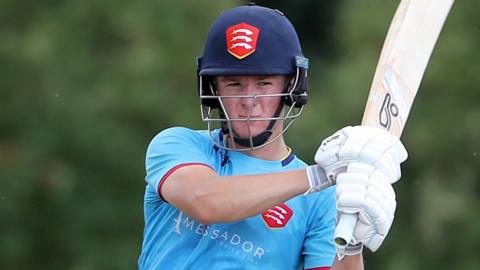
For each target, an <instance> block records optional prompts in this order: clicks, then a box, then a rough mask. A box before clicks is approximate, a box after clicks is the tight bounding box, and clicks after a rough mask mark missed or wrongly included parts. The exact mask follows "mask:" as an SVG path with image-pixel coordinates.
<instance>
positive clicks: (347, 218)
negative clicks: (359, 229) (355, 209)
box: [334, 214, 358, 250]
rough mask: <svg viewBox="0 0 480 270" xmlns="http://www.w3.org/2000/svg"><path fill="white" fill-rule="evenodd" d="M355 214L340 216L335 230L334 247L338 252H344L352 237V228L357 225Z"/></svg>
mask: <svg viewBox="0 0 480 270" xmlns="http://www.w3.org/2000/svg"><path fill="white" fill-rule="evenodd" d="M357 220H358V217H357V214H341V215H340V219H339V220H338V224H337V227H336V228H335V234H334V239H335V245H336V246H337V249H338V250H345V248H346V247H347V245H348V243H350V241H351V240H352V237H353V228H354V227H355V224H356V223H357Z"/></svg>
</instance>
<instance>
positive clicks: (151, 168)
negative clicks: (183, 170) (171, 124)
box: [145, 127, 214, 199]
mask: <svg viewBox="0 0 480 270" xmlns="http://www.w3.org/2000/svg"><path fill="white" fill-rule="evenodd" d="M206 145H208V144H207V143H206V142H205V139H204V138H203V137H201V136H200V135H199V134H198V133H196V132H195V131H193V130H190V129H187V128H181V127H175V128H169V129H166V130H164V131H162V132H160V133H159V134H158V135H157V136H155V138H153V140H152V141H151V142H150V144H149V146H148V148H147V153H146V158H145V168H146V181H147V185H148V186H147V188H149V189H150V190H151V191H155V192H156V194H157V195H158V196H159V197H160V198H161V199H163V198H162V197H161V194H160V186H161V184H162V183H163V181H165V180H166V179H167V177H168V175H170V174H171V173H172V172H173V171H175V170H176V169H178V168H180V167H183V166H188V165H193V164H199V165H204V166H208V167H210V168H214V166H213V164H211V161H210V160H209V156H208V149H206Z"/></svg>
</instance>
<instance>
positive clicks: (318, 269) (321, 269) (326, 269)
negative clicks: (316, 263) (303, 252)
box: [305, 267, 330, 270]
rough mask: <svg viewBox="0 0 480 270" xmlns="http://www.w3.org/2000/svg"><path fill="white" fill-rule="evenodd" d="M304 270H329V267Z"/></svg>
mask: <svg viewBox="0 0 480 270" xmlns="http://www.w3.org/2000/svg"><path fill="white" fill-rule="evenodd" d="M305 270H330V267H315V268H308V269H305Z"/></svg>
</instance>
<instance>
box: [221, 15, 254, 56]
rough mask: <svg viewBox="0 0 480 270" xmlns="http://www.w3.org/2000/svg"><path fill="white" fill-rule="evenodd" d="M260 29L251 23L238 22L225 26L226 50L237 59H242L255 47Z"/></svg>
mask: <svg viewBox="0 0 480 270" xmlns="http://www.w3.org/2000/svg"><path fill="white" fill-rule="evenodd" d="M259 34H260V30H259V29H258V28H257V27H255V26H252V25H249V24H246V23H240V24H237V25H233V26H231V27H229V28H227V31H226V39H227V51H228V52H229V53H230V54H231V55H233V56H235V57H236V58H238V59H243V58H245V57H247V56H249V55H250V54H252V53H253V52H255V50H256V48H257V40H258V36H259Z"/></svg>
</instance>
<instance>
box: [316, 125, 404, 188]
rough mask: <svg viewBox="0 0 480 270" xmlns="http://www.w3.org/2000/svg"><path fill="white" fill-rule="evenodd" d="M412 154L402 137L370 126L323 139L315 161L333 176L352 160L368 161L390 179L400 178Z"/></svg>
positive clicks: (351, 128)
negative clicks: (399, 137) (402, 164)
mask: <svg viewBox="0 0 480 270" xmlns="http://www.w3.org/2000/svg"><path fill="white" fill-rule="evenodd" d="M407 157H408V154H407V150H406V149H405V147H404V146H403V144H402V142H400V139H398V138H397V137H396V136H394V135H392V134H390V133H388V132H387V131H386V130H384V129H381V128H375V127H368V126H355V127H350V126H349V127H345V128H343V129H341V130H339V131H337V132H335V133H334V134H333V135H332V136H330V137H328V138H326V139H325V140H323V142H322V144H321V145H320V147H319V148H318V150H317V153H316V154H315V162H316V163H317V164H318V165H320V166H321V167H322V168H323V169H324V170H325V173H326V174H327V176H328V177H329V178H335V176H336V175H337V174H338V173H340V172H344V171H345V170H346V167H347V165H348V164H350V163H352V162H359V163H365V164H369V165H372V166H374V167H375V168H376V169H379V170H380V171H381V172H382V173H383V174H384V175H385V176H386V177H387V179H388V180H389V181H390V183H395V182H396V181H398V180H399V179H400V176H401V171H400V163H402V162H403V161H405V160H406V159H407Z"/></svg>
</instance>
